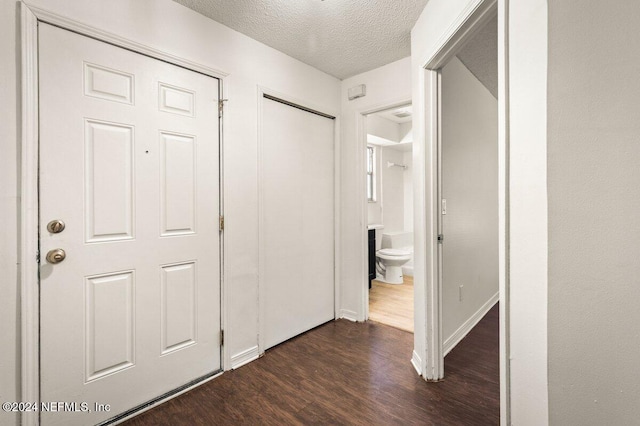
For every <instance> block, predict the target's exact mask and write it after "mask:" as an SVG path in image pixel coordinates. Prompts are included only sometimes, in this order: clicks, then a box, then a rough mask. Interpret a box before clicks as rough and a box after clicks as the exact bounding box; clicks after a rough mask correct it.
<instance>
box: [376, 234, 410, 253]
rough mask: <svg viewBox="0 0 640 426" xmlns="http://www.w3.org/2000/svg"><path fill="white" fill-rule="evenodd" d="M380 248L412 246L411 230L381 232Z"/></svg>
mask: <svg viewBox="0 0 640 426" xmlns="http://www.w3.org/2000/svg"><path fill="white" fill-rule="evenodd" d="M381 244H382V245H381V248H383V249H384V248H395V249H399V248H405V247H412V246H413V232H405V231H400V232H385V233H383V234H382V243H381Z"/></svg>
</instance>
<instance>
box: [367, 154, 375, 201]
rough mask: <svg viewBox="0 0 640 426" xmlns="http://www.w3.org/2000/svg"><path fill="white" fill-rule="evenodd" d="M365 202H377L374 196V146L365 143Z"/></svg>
mask: <svg viewBox="0 0 640 426" xmlns="http://www.w3.org/2000/svg"><path fill="white" fill-rule="evenodd" d="M367 202H369V203H375V202H377V197H376V148H375V147H374V146H371V145H367Z"/></svg>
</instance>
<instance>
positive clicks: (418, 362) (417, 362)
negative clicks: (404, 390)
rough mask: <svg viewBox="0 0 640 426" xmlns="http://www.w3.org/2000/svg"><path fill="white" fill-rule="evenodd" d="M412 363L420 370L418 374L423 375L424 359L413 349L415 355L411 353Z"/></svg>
mask: <svg viewBox="0 0 640 426" xmlns="http://www.w3.org/2000/svg"><path fill="white" fill-rule="evenodd" d="M411 364H413V368H415V369H416V371H417V372H418V376H422V360H421V359H420V356H419V355H418V353H417V352H416V351H413V355H411Z"/></svg>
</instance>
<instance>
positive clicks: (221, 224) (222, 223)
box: [218, 216, 224, 232]
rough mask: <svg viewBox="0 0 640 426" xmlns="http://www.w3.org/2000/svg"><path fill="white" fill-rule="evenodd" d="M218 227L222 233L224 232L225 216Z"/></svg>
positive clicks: (221, 218) (221, 217)
mask: <svg viewBox="0 0 640 426" xmlns="http://www.w3.org/2000/svg"><path fill="white" fill-rule="evenodd" d="M218 227H219V229H220V232H222V231H224V216H220V220H219V223H218Z"/></svg>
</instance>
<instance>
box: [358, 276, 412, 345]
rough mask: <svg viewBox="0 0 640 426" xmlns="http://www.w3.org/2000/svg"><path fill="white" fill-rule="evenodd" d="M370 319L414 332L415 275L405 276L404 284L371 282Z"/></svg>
mask: <svg viewBox="0 0 640 426" xmlns="http://www.w3.org/2000/svg"><path fill="white" fill-rule="evenodd" d="M369 320H371V321H376V322H380V323H382V324H387V325H390V326H392V327H396V328H399V329H401V330H406V331H410V332H412V333H413V277H411V276H409V275H405V276H404V284H400V285H398V284H386V283H383V282H380V281H377V280H373V281H372V282H371V290H369Z"/></svg>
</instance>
